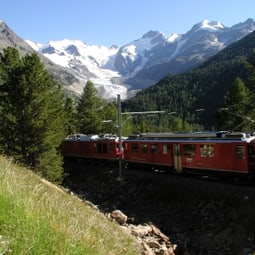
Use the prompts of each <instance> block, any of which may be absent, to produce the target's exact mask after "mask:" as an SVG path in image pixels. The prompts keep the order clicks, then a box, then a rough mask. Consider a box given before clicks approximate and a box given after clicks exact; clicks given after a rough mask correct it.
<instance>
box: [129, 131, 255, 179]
mask: <svg viewBox="0 0 255 255" xmlns="http://www.w3.org/2000/svg"><path fill="white" fill-rule="evenodd" d="M124 154H125V163H126V164H131V165H132V164H139V165H144V166H153V167H155V168H157V167H164V168H166V169H168V170H173V171H175V172H178V173H182V172H185V171H186V172H190V171H191V172H198V171H199V172H201V171H202V172H204V173H205V172H209V171H213V172H222V173H239V174H254V173H255V136H252V135H249V134H244V133H226V132H218V133H216V132H208V133H203V132H201V133H183V134H181V133H180V134H178V133H162V134H160V133H158V134H156V133H146V134H140V135H137V136H130V137H129V138H128V139H127V140H125V141H124Z"/></svg>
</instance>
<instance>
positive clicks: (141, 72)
mask: <svg viewBox="0 0 255 255" xmlns="http://www.w3.org/2000/svg"><path fill="white" fill-rule="evenodd" d="M254 30H255V20H253V19H248V20H246V21H245V22H243V23H239V24H236V25H234V26H232V27H230V28H228V27H225V26H224V25H223V24H222V23H220V22H216V21H208V20H203V21H201V22H200V23H198V24H195V25H194V26H193V27H192V28H191V29H190V30H189V31H188V32H187V33H186V34H177V33H174V34H172V35H170V36H168V37H167V36H165V35H164V34H163V33H161V32H158V31H149V32H148V33H146V34H145V35H144V36H142V37H141V38H140V39H137V40H135V41H132V42H130V43H127V44H126V45H124V46H122V47H120V48H118V47H111V48H107V47H104V46H100V47H99V46H96V45H87V44H85V43H84V42H82V41H79V40H75V41H74V40H67V39H66V40H62V41H50V42H49V43H48V44H46V45H42V44H38V43H34V42H31V41H28V40H27V41H26V42H27V43H28V44H29V45H30V46H31V47H32V48H33V49H34V50H36V51H38V52H40V53H42V54H43V55H44V56H45V57H46V58H48V59H50V60H51V61H52V62H54V63H55V64H57V65H60V66H62V67H64V68H65V69H68V70H71V71H72V73H73V74H74V75H75V76H76V77H77V78H78V79H80V80H82V81H85V82H86V81H87V80H91V81H92V82H93V83H94V84H95V86H96V87H97V89H98V91H99V93H100V94H101V95H102V96H103V97H105V98H116V94H120V95H121V97H122V98H123V99H124V98H126V97H128V96H131V95H133V94H134V93H135V92H136V91H137V90H139V89H142V88H145V87H147V86H149V85H153V84H155V83H156V82H158V81H159V80H160V79H162V78H163V77H164V76H166V75H169V74H173V73H180V72H183V71H186V70H190V69H191V68H194V67H195V66H197V65H198V64H200V63H202V62H203V61H205V60H207V59H208V58H209V57H211V56H212V55H214V54H216V53H217V52H219V51H220V50H222V49H223V48H225V47H226V46H228V45H229V44H231V43H233V42H235V41H237V40H239V39H241V38H242V37H244V36H246V35H247V34H249V33H251V32H252V31H254ZM81 84H82V83H81ZM81 84H77V86H74V87H73V88H71V89H73V90H74V91H75V92H77V93H81V92H82V89H83V87H82V86H81ZM83 84H84V83H83Z"/></svg>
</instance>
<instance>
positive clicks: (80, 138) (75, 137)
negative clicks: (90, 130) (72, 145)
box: [65, 134, 118, 141]
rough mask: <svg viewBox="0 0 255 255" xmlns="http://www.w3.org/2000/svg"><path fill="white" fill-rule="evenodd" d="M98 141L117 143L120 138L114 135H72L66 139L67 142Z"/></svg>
mask: <svg viewBox="0 0 255 255" xmlns="http://www.w3.org/2000/svg"><path fill="white" fill-rule="evenodd" d="M98 140H114V141H117V140H118V137H117V136H116V135H114V134H100V135H93V134H72V135H68V136H67V137H66V138H65V141H98Z"/></svg>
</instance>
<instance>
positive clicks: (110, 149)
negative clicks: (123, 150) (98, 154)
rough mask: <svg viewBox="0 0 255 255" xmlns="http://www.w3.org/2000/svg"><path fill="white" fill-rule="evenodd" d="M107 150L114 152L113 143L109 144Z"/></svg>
mask: <svg viewBox="0 0 255 255" xmlns="http://www.w3.org/2000/svg"><path fill="white" fill-rule="evenodd" d="M108 149H109V151H114V144H113V143H109V145H108Z"/></svg>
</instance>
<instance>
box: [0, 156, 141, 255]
mask: <svg viewBox="0 0 255 255" xmlns="http://www.w3.org/2000/svg"><path fill="white" fill-rule="evenodd" d="M0 183H1V185H0V254H18V255H21V254H26V255H27V254H31V255H32V254H33V255H36V254H38V255H39V254H40V255H42V254H45V255H48V254H51V255H53V254H77V255H78V254H79V255H80V254H82V255H86V254H91V255H92V254H93V255H95V254H96V255H100V254H103V255H111V254H116V255H121V254H123V255H124V254H125V255H128V254H130V255H131V254H139V252H138V245H137V244H136V242H135V241H134V240H133V239H132V238H131V237H130V236H128V235H127V234H126V233H124V232H123V230H121V228H119V226H118V225H116V224H115V223H113V222H111V221H109V220H108V219H107V218H106V217H105V216H104V215H102V214H101V213H100V212H99V211H97V210H96V209H94V208H91V207H89V206H88V205H85V204H84V203H83V202H82V201H81V200H80V199H79V198H77V197H74V196H71V195H70V194H68V193H66V192H65V191H63V190H62V189H61V188H60V187H57V186H55V185H53V184H51V183H49V182H47V181H45V180H42V179H41V178H40V177H39V176H37V175H35V174H34V173H33V172H31V171H29V170H27V169H24V168H22V167H19V166H16V165H14V164H13V163H11V162H10V161H9V160H7V159H5V158H3V157H0Z"/></svg>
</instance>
